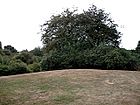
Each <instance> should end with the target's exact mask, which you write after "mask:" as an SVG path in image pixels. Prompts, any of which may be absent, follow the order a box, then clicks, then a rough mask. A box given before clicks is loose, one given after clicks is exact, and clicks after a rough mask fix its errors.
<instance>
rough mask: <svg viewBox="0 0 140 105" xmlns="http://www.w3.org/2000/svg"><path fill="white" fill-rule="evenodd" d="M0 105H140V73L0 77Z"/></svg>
mask: <svg viewBox="0 0 140 105" xmlns="http://www.w3.org/2000/svg"><path fill="white" fill-rule="evenodd" d="M0 105H140V72H137V71H105V70H104V71H101V70H62V71H48V72H42V73H33V74H23V75H16V76H6V77H0Z"/></svg>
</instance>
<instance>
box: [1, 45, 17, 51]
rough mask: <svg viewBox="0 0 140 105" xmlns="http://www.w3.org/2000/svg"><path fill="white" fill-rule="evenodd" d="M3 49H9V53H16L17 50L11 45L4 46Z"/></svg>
mask: <svg viewBox="0 0 140 105" xmlns="http://www.w3.org/2000/svg"><path fill="white" fill-rule="evenodd" d="M4 50H6V51H9V52H11V53H17V50H16V49H15V48H14V47H13V46H11V45H7V46H4Z"/></svg>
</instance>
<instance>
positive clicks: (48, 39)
mask: <svg viewBox="0 0 140 105" xmlns="http://www.w3.org/2000/svg"><path fill="white" fill-rule="evenodd" d="M76 12H77V10H74V11H70V10H69V9H67V10H66V11H64V12H62V13H61V14H59V15H56V16H52V17H51V19H50V20H49V21H47V22H45V23H44V24H43V25H42V27H41V30H42V41H43V44H44V45H45V46H46V48H47V49H48V51H50V50H51V49H57V50H60V51H62V50H64V49H65V48H66V49H71V48H72V49H77V50H82V49H84V50H85V49H87V48H88V49H90V48H93V47H96V46H98V45H100V44H105V45H111V46H114V47H119V43H120V37H121V34H120V32H118V31H117V24H114V21H112V19H111V18H110V17H109V14H107V13H105V12H104V10H102V9H97V7H96V6H94V5H92V6H91V7H90V8H89V9H88V10H87V11H83V13H79V14H78V13H76Z"/></svg>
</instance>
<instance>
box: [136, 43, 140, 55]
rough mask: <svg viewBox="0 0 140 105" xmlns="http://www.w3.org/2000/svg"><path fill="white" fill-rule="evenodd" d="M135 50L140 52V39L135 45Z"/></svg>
mask: <svg viewBox="0 0 140 105" xmlns="http://www.w3.org/2000/svg"><path fill="white" fill-rule="evenodd" d="M136 52H138V53H140V41H138V44H137V47H136Z"/></svg>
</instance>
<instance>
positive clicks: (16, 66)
mask: <svg viewBox="0 0 140 105" xmlns="http://www.w3.org/2000/svg"><path fill="white" fill-rule="evenodd" d="M9 70H10V74H22V73H28V72H29V70H28V68H27V65H26V64H25V63H23V62H21V61H13V62H11V63H10V65H9Z"/></svg>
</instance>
